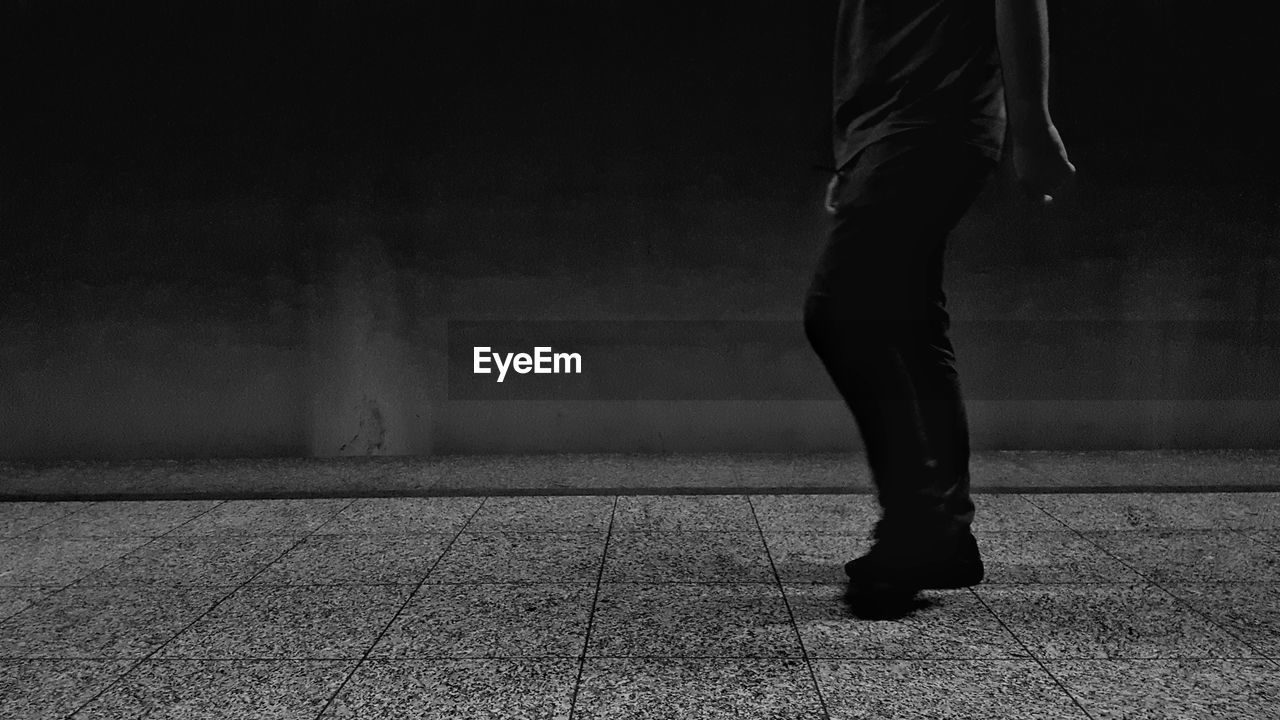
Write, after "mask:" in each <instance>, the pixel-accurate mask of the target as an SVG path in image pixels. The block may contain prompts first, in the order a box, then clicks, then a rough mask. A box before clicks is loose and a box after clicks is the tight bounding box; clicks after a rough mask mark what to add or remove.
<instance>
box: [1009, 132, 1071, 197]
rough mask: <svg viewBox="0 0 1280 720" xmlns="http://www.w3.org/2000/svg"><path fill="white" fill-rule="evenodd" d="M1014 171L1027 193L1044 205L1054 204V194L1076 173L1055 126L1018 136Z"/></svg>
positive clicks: (1015, 147)
mask: <svg viewBox="0 0 1280 720" xmlns="http://www.w3.org/2000/svg"><path fill="white" fill-rule="evenodd" d="M1013 169H1014V172H1016V173H1017V175H1018V182H1019V183H1020V184H1021V185H1022V188H1023V189H1024V190H1025V191H1026V193H1027V194H1028V195H1029V196H1030V197H1032V198H1033V199H1035V200H1038V201H1040V202H1041V203H1044V204H1048V203H1051V202H1053V195H1052V193H1053V192H1055V191H1056V190H1057V189H1058V188H1060V187H1061V186H1062V184H1063V183H1065V182H1066V181H1067V180H1069V179H1071V177H1072V176H1073V175H1075V173H1076V166H1075V165H1072V164H1071V161H1070V160H1068V159H1067V149H1066V148H1065V147H1064V146H1063V144H1062V138H1061V137H1060V136H1059V135H1058V129H1057V128H1056V127H1054V126H1053V123H1046V124H1045V125H1043V126H1041V127H1039V128H1037V129H1036V130H1034V131H1032V132H1028V133H1024V134H1023V136H1022V137H1019V135H1018V133H1016V132H1015V133H1014V136H1013Z"/></svg>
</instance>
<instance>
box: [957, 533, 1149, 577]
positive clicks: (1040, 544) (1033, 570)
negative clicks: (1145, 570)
mask: <svg viewBox="0 0 1280 720" xmlns="http://www.w3.org/2000/svg"><path fill="white" fill-rule="evenodd" d="M974 535H975V537H976V538H977V540H978V552H979V553H981V555H982V561H983V565H984V566H985V568H986V576H985V578H984V579H983V582H984V583H985V584H987V585H1002V584H1010V583H1034V584H1048V583H1068V584H1081V583H1139V582H1145V579H1144V578H1143V577H1142V576H1141V575H1139V574H1138V573H1136V572H1134V571H1133V570H1131V569H1130V568H1128V567H1127V566H1126V565H1125V564H1124V563H1122V562H1120V561H1119V560H1117V559H1115V558H1114V557H1112V556H1111V555H1109V554H1108V553H1107V552H1106V551H1105V550H1102V549H1101V548H1099V547H1098V546H1097V545H1095V544H1093V543H1091V542H1089V541H1088V540H1085V539H1084V538H1081V537H1080V536H1079V535H1078V534H1076V533H1075V532H1073V531H1070V530H1062V531H1052V530H1046V531H1040V532H976V533H974Z"/></svg>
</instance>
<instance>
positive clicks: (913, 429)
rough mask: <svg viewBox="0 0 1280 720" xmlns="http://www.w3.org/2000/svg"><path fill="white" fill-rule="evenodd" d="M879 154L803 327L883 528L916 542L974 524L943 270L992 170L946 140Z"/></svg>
mask: <svg viewBox="0 0 1280 720" xmlns="http://www.w3.org/2000/svg"><path fill="white" fill-rule="evenodd" d="M889 152H890V153H891V154H892V155H893V157H891V158H889V160H888V161H887V162H885V163H884V165H883V166H878V167H873V169H872V170H871V172H872V174H873V176H872V177H864V178H861V180H862V181H864V182H863V184H862V185H861V186H854V187H851V188H849V189H848V195H847V196H846V197H844V198H843V200H844V204H843V205H842V206H841V208H840V212H839V213H838V214H837V216H836V218H835V222H834V223H833V226H832V230H831V233H830V235H829V238H828V242H827V246H826V247H825V248H824V251H823V254H822V257H821V259H820V261H819V263H818V268H817V269H816V271H815V273H814V279H813V282H812V284H811V286H810V290H809V293H808V295H807V296H806V302H805V330H806V334H807V335H808V337H809V340H810V343H811V344H812V345H813V347H814V350H815V351H816V352H817V354H818V356H819V357H820V358H821V360H822V362H823V364H824V366H825V367H826V369H827V371H828V373H829V374H830V376H831V378H832V380H833V382H834V383H835V385H836V387H837V389H838V391H839V392H840V394H841V396H842V397H843V398H844V399H845V402H846V404H847V405H848V406H849V408H850V410H851V411H852V413H853V415H854V417H855V419H856V421H857V424H858V427H859V430H860V432H861V434H862V437H863V444H864V446H865V447H866V452H867V460H868V464H869V465H870V467H871V471H872V477H873V479H874V481H875V484H876V488H877V492H878V496H879V499H880V503H881V505H882V507H883V508H884V512H885V521H883V522H885V523H889V524H891V525H892V524H895V523H896V524H898V525H900V526H911V527H912V530H913V531H914V532H916V534H917V536H918V537H920V538H921V539H922V540H923V539H924V536H925V534H926V532H927V531H937V532H945V533H946V534H947V535H949V536H954V533H955V532H957V531H958V530H960V529H963V528H964V527H967V525H968V524H969V522H970V521H971V520H972V512H973V508H972V503H971V501H970V499H969V497H968V430H967V424H966V422H965V417H964V406H963V401H962V398H961V395H960V389H959V384H958V379H957V376H956V373H955V367H954V350H953V348H952V347H951V343H950V340H949V338H948V337H947V331H948V329H949V318H948V317H947V314H946V310H945V295H944V294H943V293H942V288H941V279H942V277H941V275H942V272H941V271H942V258H943V254H944V249H945V239H946V236H947V234H948V233H949V231H950V230H951V228H952V227H953V226H954V225H955V223H956V222H957V221H958V220H959V218H960V217H961V216H962V215H963V214H964V212H965V211H966V210H967V208H968V207H969V205H970V204H971V203H972V201H973V199H974V197H976V194H977V192H978V190H980V188H981V185H982V182H983V181H984V180H985V177H986V174H987V172H989V170H990V167H989V161H984V162H986V163H987V165H982V164H981V163H978V162H976V161H975V160H974V159H973V158H972V156H971V154H970V153H967V152H963V151H962V148H961V146H956V145H945V146H938V145H934V146H921V147H919V148H914V149H911V150H910V151H908V152H906V153H901V152H899V151H896V150H890V151H889ZM877 159H879V160H884V158H883V157H881V158H874V157H873V158H871V160H873V161H875V160H877ZM978 159H981V158H978Z"/></svg>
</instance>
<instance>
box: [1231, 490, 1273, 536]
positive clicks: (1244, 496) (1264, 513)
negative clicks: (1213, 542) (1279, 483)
mask: <svg viewBox="0 0 1280 720" xmlns="http://www.w3.org/2000/svg"><path fill="white" fill-rule="evenodd" d="M1225 495H1226V498H1227V499H1228V500H1230V505H1229V506H1228V508H1229V510H1228V511H1227V513H1226V514H1225V515H1224V517H1223V523H1224V524H1225V525H1226V526H1227V527H1231V528H1239V529H1243V530H1277V531H1280V492H1258V493H1227V494H1225Z"/></svg>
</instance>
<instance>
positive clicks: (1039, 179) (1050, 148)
mask: <svg viewBox="0 0 1280 720" xmlns="http://www.w3.org/2000/svg"><path fill="white" fill-rule="evenodd" d="M996 38H997V41H998V43H999V45H1000V65H1001V70H1002V73H1003V75H1004V93H1005V105H1006V108H1007V110H1008V114H1009V124H1010V126H1011V128H1012V130H1013V143H1014V148H1013V160H1014V168H1015V170H1016V171H1017V173H1018V177H1019V179H1021V180H1022V182H1023V183H1024V184H1025V185H1026V186H1027V188H1028V189H1029V190H1031V191H1032V192H1033V193H1036V194H1040V195H1043V196H1044V199H1045V200H1049V199H1052V198H1050V197H1049V193H1050V192H1052V191H1053V190H1054V189H1056V188H1057V187H1058V186H1060V185H1061V184H1062V183H1063V182H1064V181H1066V180H1067V178H1069V177H1070V176H1071V175H1072V174H1073V173H1074V172H1075V167H1074V166H1073V165H1072V164H1071V162H1070V161H1068V160H1067V151H1066V148H1065V147H1063V145H1062V138H1061V137H1060V136H1059V135H1058V130H1057V128H1055V127H1054V125H1053V120H1052V119H1051V117H1050V115H1049V13H1048V9H1047V8H1046V0H996Z"/></svg>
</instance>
